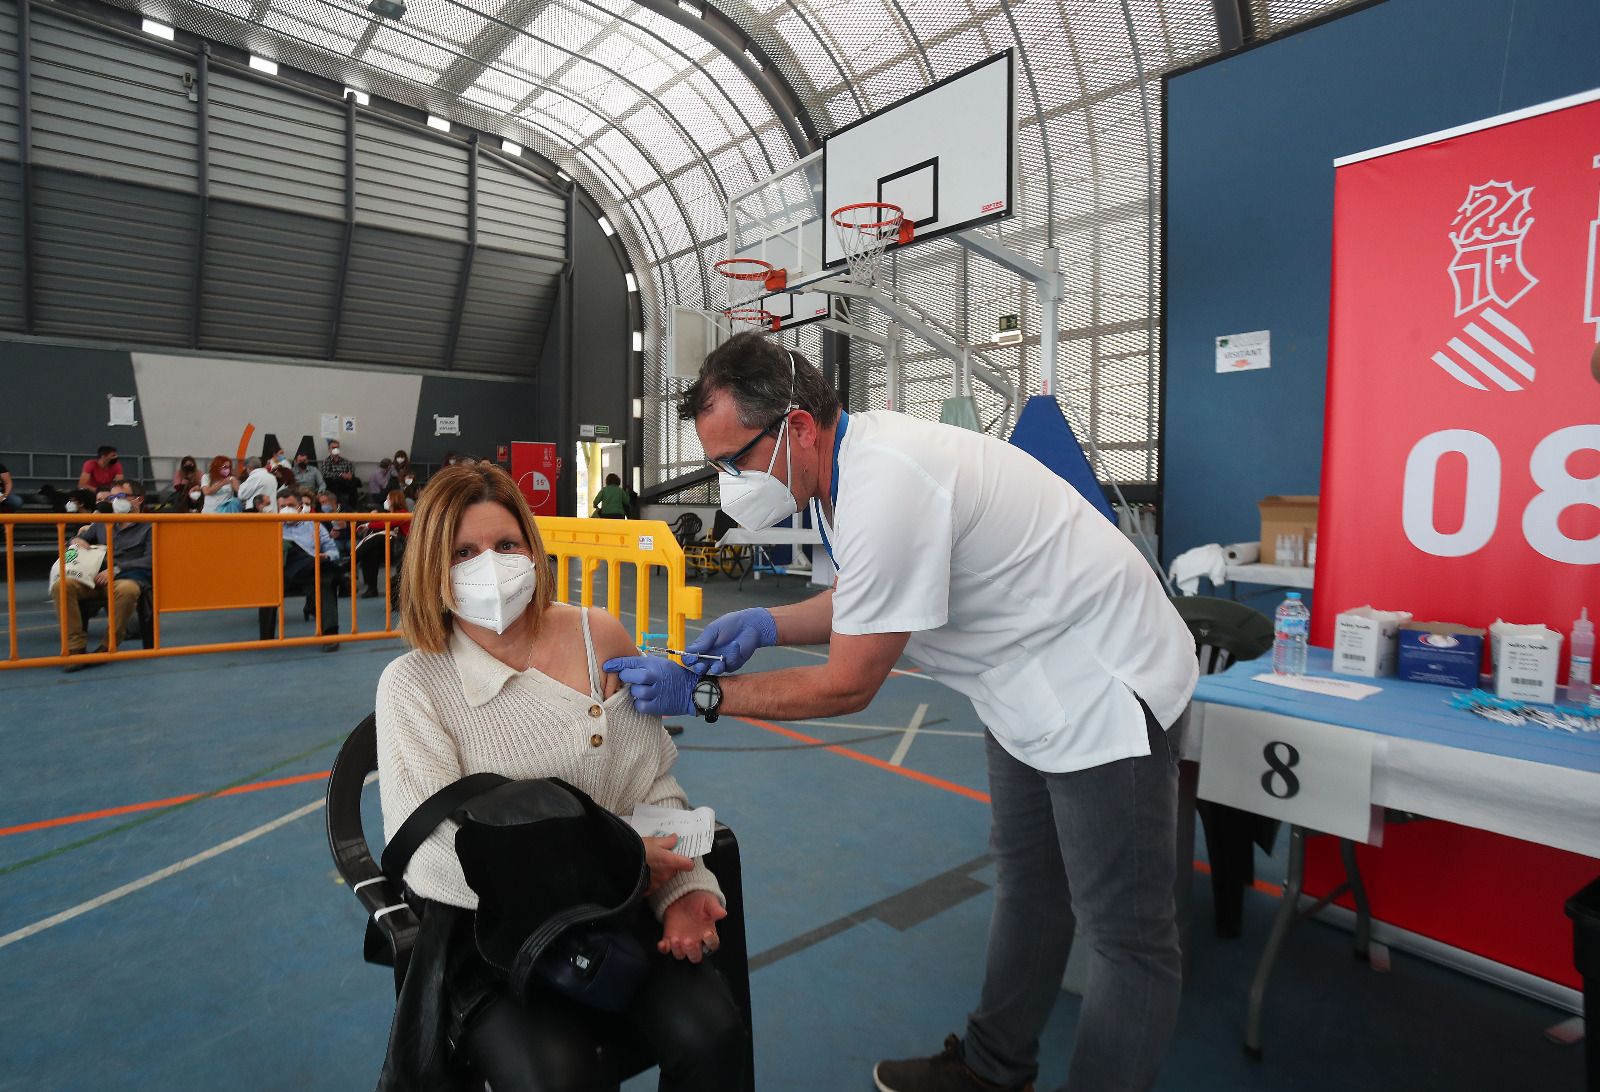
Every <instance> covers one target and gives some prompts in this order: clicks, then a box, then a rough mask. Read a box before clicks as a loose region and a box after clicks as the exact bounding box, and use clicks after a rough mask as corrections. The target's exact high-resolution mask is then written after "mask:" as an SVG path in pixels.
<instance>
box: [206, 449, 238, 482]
mask: <svg viewBox="0 0 1600 1092" xmlns="http://www.w3.org/2000/svg"><path fill="white" fill-rule="evenodd" d="M232 465H233V460H232V459H230V458H228V456H226V455H218V456H217V457H216V458H215V459H212V460H211V466H210V468H209V469H207V470H206V477H208V478H210V479H211V484H212V485H215V484H217V481H218V479H220V478H221V477H222V468H223V467H225V466H229V467H231V466H232Z"/></svg>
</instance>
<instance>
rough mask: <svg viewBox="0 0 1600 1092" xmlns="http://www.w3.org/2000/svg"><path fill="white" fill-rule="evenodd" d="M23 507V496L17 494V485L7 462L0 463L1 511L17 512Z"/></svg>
mask: <svg viewBox="0 0 1600 1092" xmlns="http://www.w3.org/2000/svg"><path fill="white" fill-rule="evenodd" d="M21 507H22V498H21V497H19V496H17V488H16V485H15V484H13V482H12V480H11V471H9V470H7V469H6V464H5V463H0V512H15V511H16V510H17V509H19V508H21Z"/></svg>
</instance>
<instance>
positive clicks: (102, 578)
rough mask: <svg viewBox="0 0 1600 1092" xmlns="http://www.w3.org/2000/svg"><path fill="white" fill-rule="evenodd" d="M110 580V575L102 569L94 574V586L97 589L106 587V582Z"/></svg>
mask: <svg viewBox="0 0 1600 1092" xmlns="http://www.w3.org/2000/svg"><path fill="white" fill-rule="evenodd" d="M110 579H111V574H110V573H108V572H106V571H105V570H104V569H101V570H100V571H99V572H97V573H95V574H94V586H95V587H97V588H103V587H105V586H106V584H107V582H108V581H110Z"/></svg>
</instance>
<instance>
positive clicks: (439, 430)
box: [433, 413, 461, 436]
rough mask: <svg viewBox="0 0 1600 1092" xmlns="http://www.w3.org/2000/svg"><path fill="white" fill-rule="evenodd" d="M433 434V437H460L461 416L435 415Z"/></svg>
mask: <svg viewBox="0 0 1600 1092" xmlns="http://www.w3.org/2000/svg"><path fill="white" fill-rule="evenodd" d="M433 434H434V435H435V436H460V435H461V415H460V414H459V413H458V414H455V415H454V416H452V417H441V416H439V415H438V414H437V413H436V414H434V415H433Z"/></svg>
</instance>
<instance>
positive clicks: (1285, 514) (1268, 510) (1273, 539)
mask: <svg viewBox="0 0 1600 1092" xmlns="http://www.w3.org/2000/svg"><path fill="white" fill-rule="evenodd" d="M1318 499H1319V498H1317V497H1314V496H1285V497H1262V498H1261V499H1260V500H1259V501H1257V502H1256V507H1257V508H1259V509H1261V563H1262V564H1263V565H1285V564H1289V561H1288V559H1286V558H1280V557H1278V546H1277V543H1278V536H1279V535H1299V536H1300V542H1301V545H1302V548H1309V547H1310V544H1311V536H1312V535H1314V534H1316V531H1317V501H1318Z"/></svg>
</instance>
